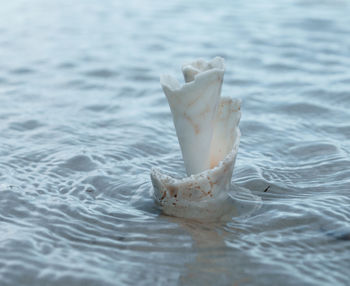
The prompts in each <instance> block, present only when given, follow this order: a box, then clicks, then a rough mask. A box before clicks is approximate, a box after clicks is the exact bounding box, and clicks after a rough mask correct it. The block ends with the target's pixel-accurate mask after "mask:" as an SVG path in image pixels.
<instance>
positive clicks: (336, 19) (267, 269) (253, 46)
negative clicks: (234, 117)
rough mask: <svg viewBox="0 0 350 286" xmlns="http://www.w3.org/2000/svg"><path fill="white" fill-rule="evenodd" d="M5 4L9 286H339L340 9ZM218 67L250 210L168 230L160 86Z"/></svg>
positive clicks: (344, 22) (344, 63) (344, 163)
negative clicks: (222, 63)
mask: <svg viewBox="0 0 350 286" xmlns="http://www.w3.org/2000/svg"><path fill="white" fill-rule="evenodd" d="M3 2H4V3H2V4H1V8H0V99H1V103H0V204H1V205H0V233H1V234H0V281H1V282H0V284H1V285H136V284H137V285H349V283H350V278H349V269H350V241H349V237H350V215H349V212H350V198H349V192H350V151H349V150H350V37H349V35H350V17H349V14H350V4H349V2H348V1H345V0H344V1H342V0H337V1H335V0H329V1H326V0H324V1H319V0H318V1H316V0H315V1H313V0H311V1H310V0H309V1H306V0H305V1H301V0H300V1H291V0H290V1H289V0H279V1H244V0H238V1H231V2H227V1H222V0H218V1H185V0H178V1H141V0H140V1H135V0H129V1H109V0H104V1H92V0H91V1H68V0H64V1H45V0H34V1H24V0H23V1H17V0H16V1H3ZM168 2H171V3H168ZM216 55H219V56H223V57H224V58H225V59H226V67H227V72H226V74H225V81H224V87H223V94H224V95H229V96H233V97H239V98H241V99H242V101H243V106H242V120H241V131H242V138H241V145H240V149H239V153H238V158H237V162H236V168H235V171H234V175H233V182H234V183H235V184H236V187H237V189H240V188H241V189H243V188H245V189H248V190H249V191H250V192H251V194H252V198H253V196H254V197H255V198H258V199H259V200H260V202H259V200H252V201H251V202H249V200H248V199H246V198H245V199H242V200H241V202H242V204H238V203H237V204H238V205H240V208H241V210H240V211H237V213H236V214H235V215H233V216H232V218H230V219H229V220H228V221H221V222H215V223H210V224H209V223H199V222H193V221H186V220H180V219H175V218H170V217H167V216H164V215H162V214H161V213H160V211H159V209H158V208H157V206H156V205H155V204H154V203H153V201H152V197H151V194H152V186H151V181H150V178H149V171H150V168H151V167H153V166H157V167H160V168H162V169H164V170H166V171H168V172H172V173H173V174H179V173H180V174H181V173H183V172H184V167H183V163H182V160H181V154H180V150H179V146H178V143H177V140H176V136H175V129H174V127H173V123H172V120H171V115H170V111H169V107H168V105H167V102H166V99H165V96H164V95H163V93H162V91H161V88H160V85H159V75H160V74H161V73H164V72H170V73H177V75H179V73H180V69H179V67H180V65H181V64H182V63H183V62H186V61H188V60H192V59H195V58H198V57H203V58H205V59H210V58H212V57H214V56H216ZM179 77H180V76H179ZM269 185H270V186H271V187H270V189H269V190H267V191H266V192H264V190H265V189H266V188H267V186H269ZM238 205H237V209H239V207H238Z"/></svg>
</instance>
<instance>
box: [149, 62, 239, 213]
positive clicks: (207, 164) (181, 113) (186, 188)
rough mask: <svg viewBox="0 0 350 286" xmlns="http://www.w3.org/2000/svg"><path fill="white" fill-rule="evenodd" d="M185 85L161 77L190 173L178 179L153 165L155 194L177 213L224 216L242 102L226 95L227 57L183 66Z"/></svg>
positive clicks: (235, 154) (167, 208)
mask: <svg viewBox="0 0 350 286" xmlns="http://www.w3.org/2000/svg"><path fill="white" fill-rule="evenodd" d="M182 72H183V75H184V78H185V82H186V83H185V84H184V85H182V86H181V85H180V84H179V82H178V81H177V80H176V79H175V78H173V77H172V76H169V75H163V76H161V78H160V83H161V85H162V88H163V91H164V93H165V95H166V97H167V99H168V102H169V106H170V109H171V113H172V115H173V120H174V125H175V129H176V134H177V137H178V140H179V144H180V147H181V152H182V157H183V160H184V163H185V167H186V172H187V175H188V176H189V177H186V178H183V179H175V178H172V177H170V176H168V175H165V174H162V173H161V172H160V171H159V170H157V169H152V171H151V180H152V184H153V187H154V197H155V200H156V202H158V203H159V204H160V206H161V207H162V209H163V212H164V213H165V214H168V215H173V216H177V217H186V218H194V219H208V218H217V217H219V216H222V215H223V213H224V212H225V211H227V208H229V207H230V206H229V204H228V203H227V202H228V200H229V196H228V192H229V190H230V186H231V177H232V172H233V168H234V164H235V160H236V156H237V152H238V146H239V139H240V130H239V128H238V124H239V120H240V117H241V112H240V104H241V102H240V100H238V99H231V98H228V97H223V98H221V97H220V94H221V86H222V82H223V77H224V60H223V59H222V58H220V57H216V58H214V59H213V60H211V61H209V62H206V61H204V60H202V59H200V60H197V61H194V62H192V63H189V64H185V65H183V67H182Z"/></svg>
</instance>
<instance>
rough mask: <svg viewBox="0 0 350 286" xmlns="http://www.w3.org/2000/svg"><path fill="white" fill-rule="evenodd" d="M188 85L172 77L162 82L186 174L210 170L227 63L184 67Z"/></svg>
mask: <svg viewBox="0 0 350 286" xmlns="http://www.w3.org/2000/svg"><path fill="white" fill-rule="evenodd" d="M183 73H184V77H185V80H186V83H185V84H184V85H183V86H180V84H179V83H178V81H177V80H176V79H175V78H173V77H172V76H169V75H163V76H161V78H160V83H161V85H162V88H163V90H164V93H165V94H166V96H167V99H168V102H169V105H170V109H171V113H172V115H173V119H174V125H175V129H176V134H177V138H178V140H179V143H180V147H181V152H182V157H183V160H184V162H185V167H186V172H187V175H192V174H197V173H200V172H202V171H204V170H207V169H209V168H210V148H211V147H210V145H211V139H212V137H213V131H214V123H215V119H216V113H217V108H218V105H219V102H220V93H221V86H222V81H223V77H224V61H223V59H222V58H215V59H214V60H213V61H211V62H209V63H206V62H205V61H204V60H198V61H196V62H193V63H191V64H188V65H184V66H183Z"/></svg>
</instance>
